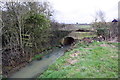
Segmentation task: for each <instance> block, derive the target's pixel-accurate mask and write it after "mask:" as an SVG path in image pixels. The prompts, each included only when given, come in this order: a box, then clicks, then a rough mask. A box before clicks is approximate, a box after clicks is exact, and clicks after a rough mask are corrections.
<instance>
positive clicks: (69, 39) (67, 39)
mask: <svg viewBox="0 0 120 80" xmlns="http://www.w3.org/2000/svg"><path fill="white" fill-rule="evenodd" d="M74 41H75V40H74V38H72V37H65V38H63V39H62V40H61V44H62V45H63V46H66V45H71V44H72V43H73V42H74Z"/></svg>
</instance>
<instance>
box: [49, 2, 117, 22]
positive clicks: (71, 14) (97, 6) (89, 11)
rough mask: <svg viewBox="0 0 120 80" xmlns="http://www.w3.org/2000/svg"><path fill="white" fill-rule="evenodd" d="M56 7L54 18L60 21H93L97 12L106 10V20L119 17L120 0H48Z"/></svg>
mask: <svg viewBox="0 0 120 80" xmlns="http://www.w3.org/2000/svg"><path fill="white" fill-rule="evenodd" d="M48 1H49V2H50V3H51V4H52V6H53V9H54V16H53V17H54V19H55V20H56V21H58V22H60V23H76V22H78V23H91V22H92V21H93V20H94V18H93V17H94V16H95V12H96V11H98V10H102V11H104V12H105V15H106V21H111V20H112V19H114V18H117V17H118V2H119V0H48Z"/></svg>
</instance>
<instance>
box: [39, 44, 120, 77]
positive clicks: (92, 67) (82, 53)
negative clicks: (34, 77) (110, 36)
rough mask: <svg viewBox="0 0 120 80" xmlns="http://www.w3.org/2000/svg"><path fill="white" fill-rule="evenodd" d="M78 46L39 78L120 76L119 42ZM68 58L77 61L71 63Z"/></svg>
mask: <svg viewBox="0 0 120 80" xmlns="http://www.w3.org/2000/svg"><path fill="white" fill-rule="evenodd" d="M76 47H77V48H74V49H73V50H71V51H69V52H66V53H65V55H64V56H62V57H60V58H59V59H57V61H56V62H55V63H54V64H52V65H50V66H49V68H48V69H47V70H46V71H45V72H44V73H43V74H41V75H40V76H39V78H118V48H117V47H118V45H117V43H107V42H93V43H91V44H89V45H88V44H84V43H78V44H76ZM73 54H77V56H71V55H73ZM68 60H71V62H72V61H74V60H77V61H76V62H75V63H72V64H71V63H70V62H69V61H68Z"/></svg>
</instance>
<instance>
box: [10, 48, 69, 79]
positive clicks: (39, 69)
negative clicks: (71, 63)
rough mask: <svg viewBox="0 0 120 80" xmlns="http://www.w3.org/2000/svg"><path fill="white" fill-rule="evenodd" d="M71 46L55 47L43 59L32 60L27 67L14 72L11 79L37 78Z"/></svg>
mask: <svg viewBox="0 0 120 80" xmlns="http://www.w3.org/2000/svg"><path fill="white" fill-rule="evenodd" d="M69 47H70V46H65V47H63V48H58V49H54V50H53V51H52V53H50V54H48V55H46V56H44V57H43V58H42V59H41V60H34V61H32V62H30V63H29V64H28V65H26V66H25V67H23V68H21V69H20V70H19V71H17V72H15V73H14V74H12V75H11V76H10V77H9V79H10V80H12V78H36V77H37V76H39V75H40V74H41V73H43V72H44V71H45V70H46V69H47V68H48V66H49V65H51V64H53V63H54V62H55V61H56V60H57V58H59V57H60V56H62V55H64V51H65V50H67V49H68V48H69Z"/></svg>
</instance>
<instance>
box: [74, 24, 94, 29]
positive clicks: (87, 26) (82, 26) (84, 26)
mask: <svg viewBox="0 0 120 80" xmlns="http://www.w3.org/2000/svg"><path fill="white" fill-rule="evenodd" d="M76 27H80V28H84V29H89V28H92V26H91V25H76Z"/></svg>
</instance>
